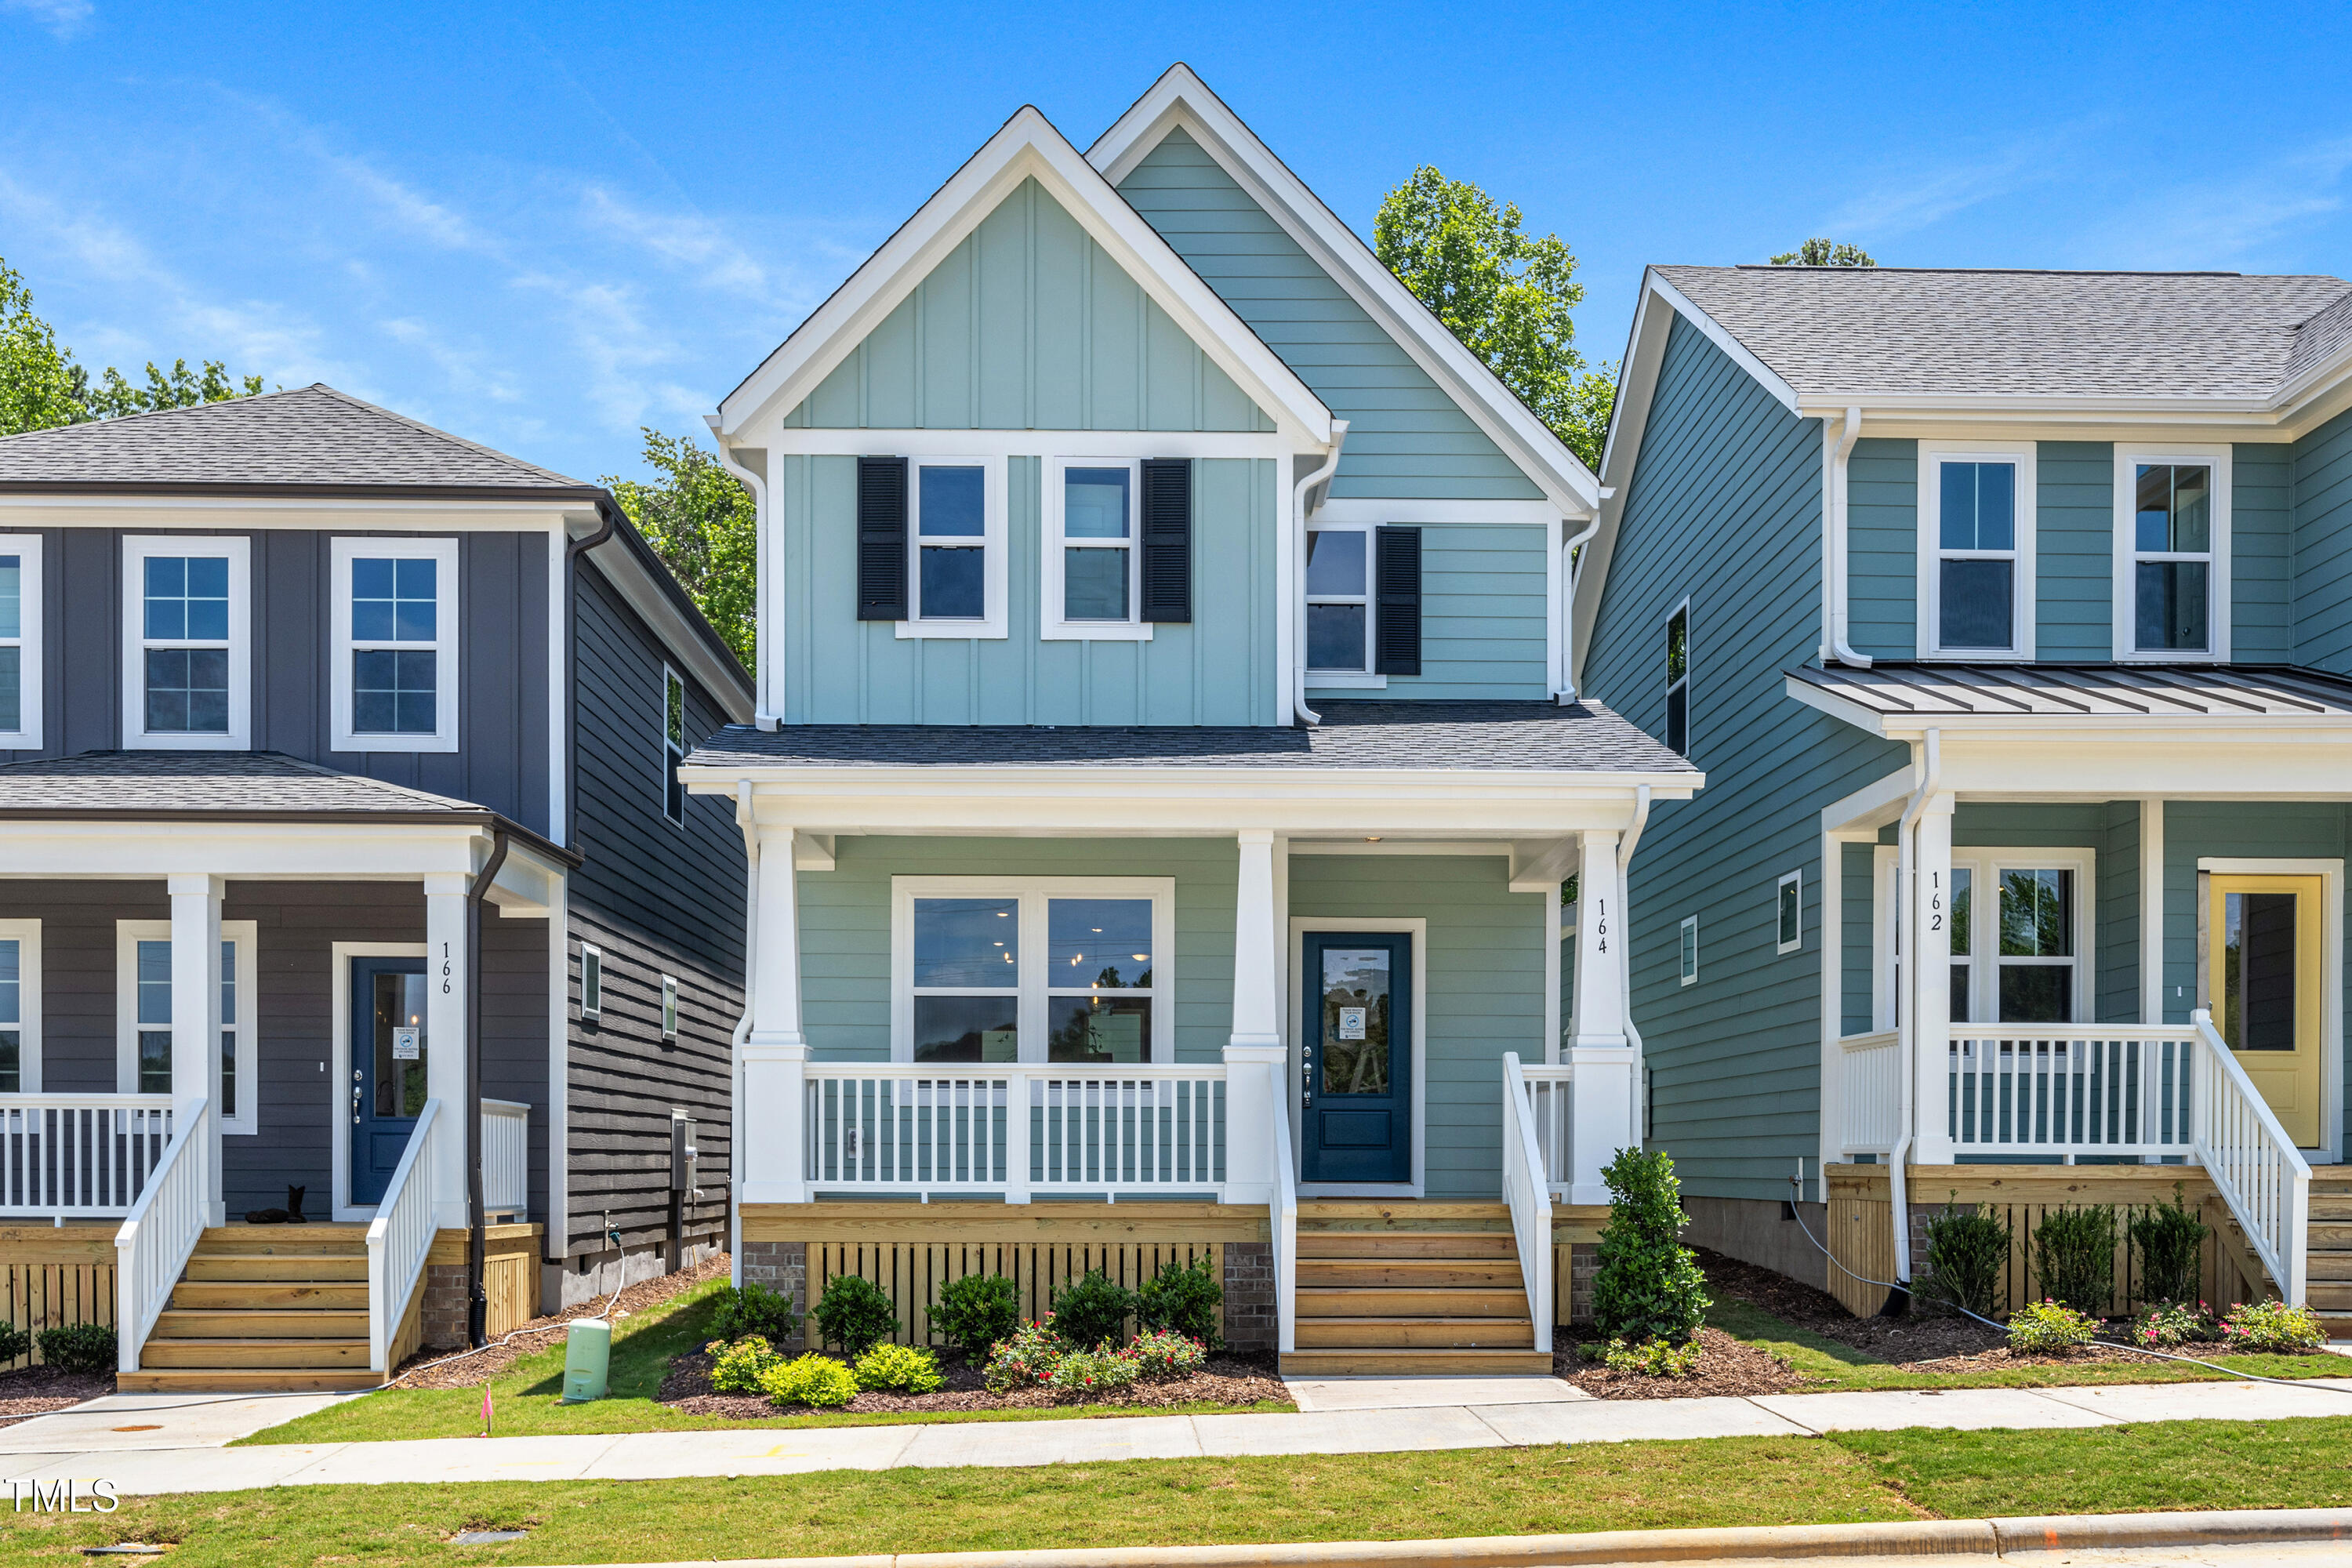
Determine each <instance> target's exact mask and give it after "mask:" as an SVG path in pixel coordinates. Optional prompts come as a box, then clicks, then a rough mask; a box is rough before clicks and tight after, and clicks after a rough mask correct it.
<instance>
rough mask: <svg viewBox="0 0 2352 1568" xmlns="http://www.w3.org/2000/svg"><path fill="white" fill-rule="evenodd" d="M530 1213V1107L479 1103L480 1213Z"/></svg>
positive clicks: (511, 1102) (506, 1102)
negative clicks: (480, 1146) (480, 1135)
mask: <svg viewBox="0 0 2352 1568" xmlns="http://www.w3.org/2000/svg"><path fill="white" fill-rule="evenodd" d="M482 1213H483V1215H485V1216H488V1215H514V1216H516V1217H517V1218H520V1217H521V1216H522V1215H525V1214H528V1213H530V1106H528V1105H525V1104H524V1103H522V1101H520V1100H483V1101H482Z"/></svg>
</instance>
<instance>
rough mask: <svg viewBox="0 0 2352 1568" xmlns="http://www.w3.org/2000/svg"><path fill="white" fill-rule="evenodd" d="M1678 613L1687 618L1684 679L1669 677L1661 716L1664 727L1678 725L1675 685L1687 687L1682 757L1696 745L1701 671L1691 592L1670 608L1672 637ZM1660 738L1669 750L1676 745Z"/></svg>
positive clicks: (1684, 693) (1684, 633) (1684, 691)
mask: <svg viewBox="0 0 2352 1568" xmlns="http://www.w3.org/2000/svg"><path fill="white" fill-rule="evenodd" d="M1675 616H1681V617H1682V620H1683V673H1682V679H1679V680H1675V679H1671V678H1669V679H1668V680H1667V681H1666V699H1665V706H1664V708H1662V709H1660V710H1659V716H1658V717H1659V724H1660V727H1661V728H1663V729H1665V730H1669V731H1670V730H1672V729H1673V728H1674V717H1673V716H1674V702H1675V687H1677V686H1679V687H1681V688H1682V689H1683V745H1682V750H1681V751H1679V752H1675V755H1676V756H1678V757H1688V756H1689V755H1690V754H1691V748H1692V745H1693V741H1692V729H1691V688H1692V686H1693V685H1694V684H1695V682H1696V677H1697V675H1698V637H1697V636H1696V629H1695V628H1694V627H1693V626H1692V625H1691V602H1690V595H1687V594H1685V595H1683V601H1682V603H1681V604H1679V605H1675V607H1674V608H1673V609H1671V610H1668V611H1667V612H1666V632H1667V635H1668V636H1670V637H1671V636H1672V635H1673V632H1674V625H1675ZM1658 739H1659V741H1660V742H1662V743H1664V744H1665V745H1666V746H1667V747H1668V749H1669V750H1671V749H1672V747H1673V742H1672V741H1671V739H1670V738H1669V737H1668V736H1665V735H1661V736H1659V737H1658Z"/></svg>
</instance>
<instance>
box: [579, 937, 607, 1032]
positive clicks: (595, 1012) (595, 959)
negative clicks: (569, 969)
mask: <svg viewBox="0 0 2352 1568" xmlns="http://www.w3.org/2000/svg"><path fill="white" fill-rule="evenodd" d="M580 1016H582V1017H583V1018H601V1017H603V1016H604V949H602V948H600V947H596V946H594V945H593V944H592V943H589V942H582V943H581V944H580Z"/></svg>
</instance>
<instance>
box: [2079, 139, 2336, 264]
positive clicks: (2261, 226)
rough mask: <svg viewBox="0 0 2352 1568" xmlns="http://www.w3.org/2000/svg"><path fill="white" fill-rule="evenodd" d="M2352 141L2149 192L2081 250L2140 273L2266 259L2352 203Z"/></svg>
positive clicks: (2317, 145)
mask: <svg viewBox="0 0 2352 1568" xmlns="http://www.w3.org/2000/svg"><path fill="white" fill-rule="evenodd" d="M2347 176H2352V136H2346V137H2337V138H2332V139H2329V140H2327V141H2324V142H2314V143H2312V144H2310V145H2308V146H2305V147H2303V148H2299V149H2297V150H2295V151H2294V152H2291V153H2287V154H2285V155H2284V156H2283V157H2280V158H2278V159H2276V160H2274V161H2273V162H2271V163H2267V164H2264V165H2263V166H2260V167H2257V168H2255V169H2252V170H2251V171H2249V172H2247V173H2245V174H2240V175H2238V176H2236V177H2235V178H2231V179H2225V180H2212V181H2192V182H2188V183H2184V184H2177V185H2168V186H2163V187H2159V188H2158V189H2155V190H2150V191H2147V192H2144V193H2142V194H2141V195H2139V196H2138V197H2137V199H2136V200H2134V201H2133V202H2131V203H2130V204H2129V205H2127V206H2126V207H2125V208H2124V209H2123V210H2122V211H2120V212H2117V213H2115V214H2113V215H2111V216H2108V217H2106V218H2105V220H2104V221H2102V222H2100V223H2099V224H2097V225H2096V226H2094V227H2092V228H2091V229H2090V230H2088V231H2087V232H2086V233H2084V235H2083V236H2082V237H2080V238H2078V239H2077V240H2076V241H2075V242H2074V247H2073V248H2074V250H2075V251H2076V252H2077V253H2078V254H2079V255H2080V256H2082V257H2085V258H2093V259H2095V260H2097V261H2101V262H2105V263H2108V264H2111V265H2112V264H2123V265H2129V266H2134V267H2151V268H2171V267H2183V268H2186V267H2214V266H2220V265H2225V264H2231V263H2236V262H2241V261H2245V260H2248V259H2251V258H2256V257H2258V256H2259V255H2260V254H2261V253H2262V252H2263V250H2264V249H2265V248H2266V247H2271V246H2273V244H2274V243H2275V242H2277V241H2279V240H2281V239H2284V238H2285V237H2288V236H2289V235H2291V234H2294V233H2295V232H2296V231H2298V230H2301V229H2305V228H2308V227H2309V226H2312V225H2314V224H2315V223H2318V222H2320V221H2321V220H2323V219H2326V218H2328V217H2332V216H2335V215H2336V214H2338V213H2341V212H2343V211H2345V210H2346V206H2347V200H2352V189H2347V186H2352V178H2347Z"/></svg>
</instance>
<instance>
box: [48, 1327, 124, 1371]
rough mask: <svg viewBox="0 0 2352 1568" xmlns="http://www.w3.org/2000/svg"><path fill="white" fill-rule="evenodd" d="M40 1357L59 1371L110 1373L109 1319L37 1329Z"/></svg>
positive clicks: (111, 1330) (112, 1361) (111, 1333)
mask: <svg viewBox="0 0 2352 1568" xmlns="http://www.w3.org/2000/svg"><path fill="white" fill-rule="evenodd" d="M39 1337H40V1342H41V1360H42V1361H43V1362H44V1363H47V1364H48V1365H50V1366H53V1367H56V1368H57V1369H58V1371H59V1372H89V1373H109V1372H112V1371H114V1370H115V1366H116V1357H117V1355H118V1354H119V1352H117V1351H116V1350H115V1348H114V1326H113V1325H112V1324H110V1323H68V1324H67V1325H66V1326H65V1327H63V1328H60V1329H43V1330H42V1331H41V1332H40V1336H39Z"/></svg>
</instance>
